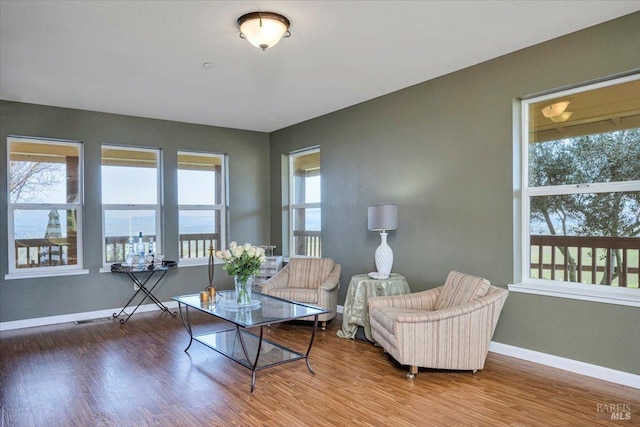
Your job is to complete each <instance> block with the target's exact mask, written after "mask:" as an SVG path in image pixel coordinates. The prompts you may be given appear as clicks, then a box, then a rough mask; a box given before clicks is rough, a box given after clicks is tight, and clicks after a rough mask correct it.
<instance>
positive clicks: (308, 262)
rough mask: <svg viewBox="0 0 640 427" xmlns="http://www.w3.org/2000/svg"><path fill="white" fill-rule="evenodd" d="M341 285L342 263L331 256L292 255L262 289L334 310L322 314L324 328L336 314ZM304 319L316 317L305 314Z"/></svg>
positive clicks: (266, 292)
mask: <svg viewBox="0 0 640 427" xmlns="http://www.w3.org/2000/svg"><path fill="white" fill-rule="evenodd" d="M339 287H340V264H335V263H334V262H333V260H332V259H331V258H291V260H290V261H289V263H288V264H287V265H285V266H284V268H283V269H282V270H280V271H279V272H278V273H276V275H275V276H273V277H272V278H270V279H269V280H266V281H264V282H262V283H261V284H260V291H261V292H262V293H263V294H267V295H271V296H274V297H278V298H284V299H287V300H290V301H297V302H302V303H306V304H312V305H317V306H320V307H322V308H326V309H327V310H331V313H325V314H321V315H320V316H318V321H319V322H320V326H321V328H322V330H323V331H324V330H326V329H327V321H329V320H331V319H333V318H334V317H335V316H336V311H337V308H338V288H339ZM301 320H313V317H308V318H307V317H303V318H302V319H301Z"/></svg>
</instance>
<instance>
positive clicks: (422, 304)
mask: <svg viewBox="0 0 640 427" xmlns="http://www.w3.org/2000/svg"><path fill="white" fill-rule="evenodd" d="M440 291H441V288H434V289H429V290H427V291H422V292H415V293H413V294H404V295H390V296H379V297H371V298H369V312H370V313H371V312H372V311H373V309H374V308H377V307H397V308H408V309H411V310H432V309H433V307H434V306H435V303H436V299H437V298H438V295H439V294H440Z"/></svg>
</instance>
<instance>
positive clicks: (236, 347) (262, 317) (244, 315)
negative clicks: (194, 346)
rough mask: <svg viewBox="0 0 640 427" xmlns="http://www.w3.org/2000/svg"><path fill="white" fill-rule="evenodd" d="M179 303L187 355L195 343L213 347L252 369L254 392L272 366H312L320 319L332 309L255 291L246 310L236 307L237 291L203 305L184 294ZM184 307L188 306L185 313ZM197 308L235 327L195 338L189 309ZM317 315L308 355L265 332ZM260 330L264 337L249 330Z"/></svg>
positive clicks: (176, 298) (191, 296)
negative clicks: (297, 363)
mask: <svg viewBox="0 0 640 427" xmlns="http://www.w3.org/2000/svg"><path fill="white" fill-rule="evenodd" d="M171 299H173V300H174V301H177V302H178V310H179V311H180V318H181V319H182V323H183V324H184V327H185V329H186V330H187V332H188V333H189V344H188V345H187V348H185V349H184V351H185V352H186V351H187V350H189V347H191V343H193V341H194V340H195V341H198V342H199V343H201V344H204V345H205V346H207V347H209V348H210V349H212V350H215V351H217V352H218V353H220V354H222V355H224V356H226V357H228V358H229V359H231V360H233V361H235V362H237V363H239V364H241V365H242V366H244V367H245V368H249V369H250V370H251V392H253V389H254V388H255V384H256V372H257V371H260V370H262V369H266V368H270V367H272V366H278V365H282V364H284V363H289V362H295V361H296V360H301V359H304V361H305V362H306V363H307V368H308V369H309V371H311V373H312V374H315V372H313V369H311V365H310V364H309V352H311V346H312V345H313V339H314V337H315V335H316V330H317V329H318V316H319V315H320V314H323V313H328V312H329V310H325V309H324V308H320V307H315V306H311V305H307V304H302V303H298V302H295V301H288V300H285V299H281V298H276V297H272V296H269V295H265V294H261V293H259V292H253V293H252V296H251V302H252V304H251V305H249V306H246V307H242V306H238V304H235V297H234V292H233V291H226V292H225V291H220V292H218V294H217V296H216V300H215V301H207V302H201V301H200V295H199V294H195V295H182V296H176V297H172V298H171ZM182 306H184V307H185V309H184V314H183V309H182ZM190 308H192V309H195V310H198V311H200V312H202V313H206V314H208V315H210V316H213V317H217V318H219V319H223V320H226V321H227V322H229V323H231V324H233V325H234V327H233V328H231V329H226V330H222V331H216V332H211V333H204V334H199V335H194V334H193V330H192V329H191V321H190V320H189V309H190ZM308 316H313V332H312V333H311V339H310V341H309V346H308V347H307V351H306V353H301V352H298V351H295V350H292V349H291V348H288V347H285V346H284V345H282V344H278V343H275V342H273V341H269V340H267V339H264V338H263V329H264V327H265V326H267V327H268V326H269V325H270V324H273V323H280V322H286V321H288V320H294V319H299V318H302V317H308ZM258 326H259V327H260V335H256V334H253V333H251V332H248V331H247V328H254V327H258Z"/></svg>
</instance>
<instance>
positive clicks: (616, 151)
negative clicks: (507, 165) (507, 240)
mask: <svg viewBox="0 0 640 427" xmlns="http://www.w3.org/2000/svg"><path fill="white" fill-rule="evenodd" d="M634 180H640V129H637V128H636V129H631V130H622V131H614V132H607V133H601V134H595V135H585V136H580V137H575V138H567V139H560V140H556V141H549V142H544V143H542V142H541V143H533V144H530V146H529V186H531V187H539V186H540V187H542V186H553V185H573V184H575V185H579V184H592V183H601V182H623V181H634ZM531 222H532V224H536V223H537V224H544V226H546V228H547V231H548V233H549V234H551V235H575V236H602V237H636V236H639V235H640V192H638V191H636V192H609V193H583V194H565V195H554V196H540V197H532V198H531ZM559 228H560V229H559ZM561 251H562V253H563V255H564V256H565V257H568V264H569V269H570V271H569V274H570V280H571V281H576V262H575V260H574V259H573V257H572V256H571V255H570V254H568V253H565V251H564V250H561ZM614 257H615V259H616V264H617V266H618V268H617V269H616V272H615V273H614V278H615V277H617V276H618V275H619V272H620V271H621V269H620V268H621V264H622V259H621V252H620V250H616V251H614ZM606 279H607V278H603V281H604V280H606Z"/></svg>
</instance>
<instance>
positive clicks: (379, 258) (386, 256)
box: [375, 231, 393, 279]
mask: <svg viewBox="0 0 640 427" xmlns="http://www.w3.org/2000/svg"><path fill="white" fill-rule="evenodd" d="M375 260H376V270H378V274H379V275H380V276H386V277H385V279H386V278H388V277H389V275H390V274H391V267H392V266H393V251H392V250H391V247H390V246H389V245H388V244H387V233H385V232H384V231H383V232H381V233H380V246H378V249H376V255H375ZM381 278H382V277H381Z"/></svg>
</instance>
